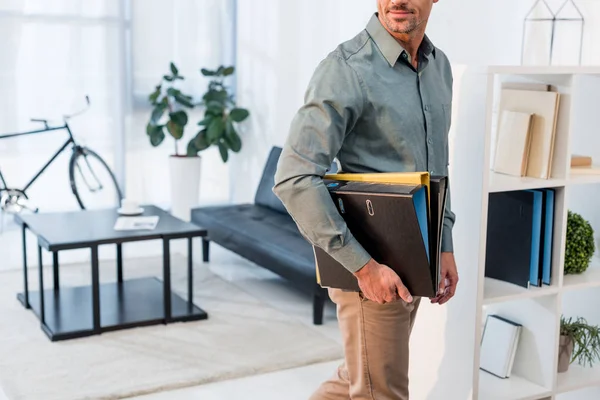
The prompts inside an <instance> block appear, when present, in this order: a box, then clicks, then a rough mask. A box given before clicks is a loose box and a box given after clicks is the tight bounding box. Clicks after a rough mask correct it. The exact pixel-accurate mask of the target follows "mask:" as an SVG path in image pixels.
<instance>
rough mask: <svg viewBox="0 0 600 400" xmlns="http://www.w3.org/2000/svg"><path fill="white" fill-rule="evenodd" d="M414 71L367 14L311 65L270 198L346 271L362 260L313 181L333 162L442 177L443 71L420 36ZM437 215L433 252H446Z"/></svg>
mask: <svg viewBox="0 0 600 400" xmlns="http://www.w3.org/2000/svg"><path fill="white" fill-rule="evenodd" d="M418 57H419V60H418V69H415V68H414V67H413V66H412V65H411V64H410V61H409V59H410V56H409V55H408V53H407V52H406V51H405V50H404V49H403V48H402V46H401V45H400V44H399V43H398V42H397V41H396V40H395V39H394V38H393V37H392V36H391V35H390V34H389V33H388V32H387V31H386V30H385V28H384V27H383V25H382V24H381V22H380V21H379V19H378V17H377V14H375V15H373V17H372V19H371V21H370V22H369V24H368V26H367V28H366V30H363V31H362V32H360V33H359V34H358V35H357V36H356V37H354V38H353V39H351V40H349V41H347V42H345V43H342V44H341V45H340V46H338V47H337V48H336V49H335V50H334V51H333V52H332V53H330V54H329V55H328V56H327V57H326V58H325V59H324V60H323V61H322V62H321V63H320V64H319V66H318V67H317V69H316V71H315V73H314V75H313V77H312V79H311V81H310V84H309V86H308V90H307V92H306V97H305V104H304V105H303V106H302V107H301V109H300V110H299V111H298V113H297V114H296V116H295V118H294V120H293V122H292V125H291V131H290V133H289V136H288V138H287V141H286V144H285V146H284V149H283V152H282V154H281V157H280V160H279V165H278V169H277V173H276V176H275V186H274V188H273V191H274V192H275V194H276V195H277V196H278V197H279V198H280V199H281V201H282V202H283V204H284V205H285V207H286V208H287V210H288V212H289V213H290V215H291V216H292V217H293V219H294V220H295V222H296V224H297V225H298V228H299V229H300V232H301V233H302V235H303V236H304V237H305V238H306V239H308V241H310V242H311V243H312V244H314V245H316V246H319V247H321V248H322V249H324V250H325V251H326V252H328V253H329V254H331V256H332V257H333V258H334V259H336V260H337V261H338V262H340V263H341V264H342V265H343V266H344V267H346V268H347V269H348V270H350V271H351V272H355V271H357V270H358V269H360V268H361V267H362V266H364V265H365V264H366V263H367V262H368V261H369V260H370V258H371V256H370V255H369V254H368V253H367V251H366V250H365V249H364V248H363V247H362V246H361V245H360V244H359V243H358V241H357V240H356V239H355V238H354V236H353V235H352V233H351V232H350V231H349V229H348V227H347V226H346V224H345V222H344V220H343V218H342V217H341V216H340V215H339V213H338V211H337V209H336V207H335V205H334V203H333V201H332V200H331V197H330V195H329V192H328V190H327V188H326V187H325V185H324V184H323V180H322V177H323V176H324V175H325V173H326V172H327V170H328V168H329V167H330V165H331V163H332V162H333V161H334V159H335V158H337V160H338V161H339V165H340V166H341V170H342V171H344V172H352V173H369V172H415V171H429V172H430V173H431V174H435V175H447V174H448V131H449V129H450V113H451V104H452V71H451V68H450V63H449V61H448V59H447V57H446V55H445V54H444V53H443V52H442V51H440V50H439V49H437V48H435V47H434V46H433V44H432V43H431V42H430V41H429V39H428V38H427V37H425V39H424V40H423V42H422V45H421V46H420V48H419V52H418ZM449 197H450V196H448V201H447V205H446V209H445V212H446V213H445V219H444V229H443V237H442V251H444V252H447V251H453V248H452V247H453V245H452V227H453V225H454V221H455V215H454V214H453V213H452V211H451V201H450V198H449Z"/></svg>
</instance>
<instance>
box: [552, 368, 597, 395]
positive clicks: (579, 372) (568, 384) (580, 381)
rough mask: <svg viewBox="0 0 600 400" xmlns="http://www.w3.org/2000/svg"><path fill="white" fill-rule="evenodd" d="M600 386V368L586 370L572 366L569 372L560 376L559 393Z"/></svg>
mask: <svg viewBox="0 0 600 400" xmlns="http://www.w3.org/2000/svg"><path fill="white" fill-rule="evenodd" d="M597 385H600V367H598V366H597V367H593V368H586V367H582V366H580V365H578V364H571V365H570V366H569V370H568V371H567V372H563V373H560V374H558V382H557V388H556V392H557V393H564V392H570V391H572V390H578V389H584V388H586V387H590V386H597Z"/></svg>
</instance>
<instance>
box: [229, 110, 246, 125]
mask: <svg viewBox="0 0 600 400" xmlns="http://www.w3.org/2000/svg"><path fill="white" fill-rule="evenodd" d="M249 115H250V112H249V111H248V110H246V109H244V108H234V109H233V110H231V112H230V113H229V118H231V119H232V120H233V121H235V122H242V121H243V120H245V119H246V118H248V116H249Z"/></svg>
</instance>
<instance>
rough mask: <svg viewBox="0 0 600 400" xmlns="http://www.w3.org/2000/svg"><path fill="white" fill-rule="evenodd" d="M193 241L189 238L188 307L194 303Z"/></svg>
mask: <svg viewBox="0 0 600 400" xmlns="http://www.w3.org/2000/svg"><path fill="white" fill-rule="evenodd" d="M192 240H193V238H191V237H189V238H188V277H187V278H188V306H190V307H191V306H192V304H193V303H194V266H193V264H194V261H193V258H192V253H193V248H192Z"/></svg>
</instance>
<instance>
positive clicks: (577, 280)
mask: <svg viewBox="0 0 600 400" xmlns="http://www.w3.org/2000/svg"><path fill="white" fill-rule="evenodd" d="M596 286H600V267H599V266H596V265H594V266H591V267H590V268H588V270H587V271H585V272H584V273H582V274H577V275H574V274H573V275H565V276H564V278H563V288H564V290H574V289H584V288H591V287H596Z"/></svg>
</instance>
